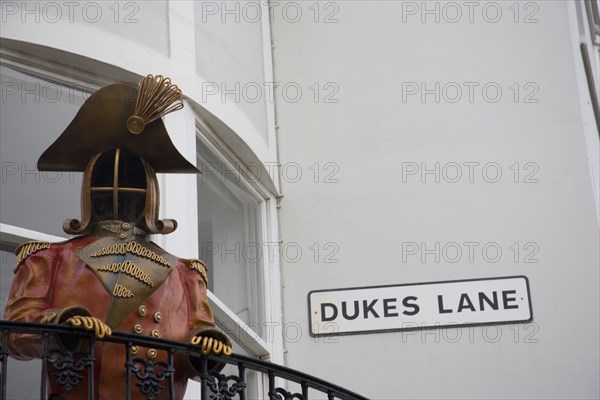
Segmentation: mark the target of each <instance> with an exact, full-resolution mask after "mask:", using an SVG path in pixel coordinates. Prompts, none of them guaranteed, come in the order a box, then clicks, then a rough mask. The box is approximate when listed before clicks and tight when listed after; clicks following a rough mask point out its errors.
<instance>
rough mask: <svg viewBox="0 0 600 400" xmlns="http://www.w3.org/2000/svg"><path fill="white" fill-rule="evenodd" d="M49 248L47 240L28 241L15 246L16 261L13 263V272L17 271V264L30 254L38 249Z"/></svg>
mask: <svg viewBox="0 0 600 400" xmlns="http://www.w3.org/2000/svg"><path fill="white" fill-rule="evenodd" d="M49 248H50V243H48V242H29V243H24V244H22V245H20V246H19V247H18V248H17V251H16V254H17V262H16V264H15V268H14V270H13V271H14V273H17V270H18V269H19V266H20V265H21V263H22V262H23V261H25V259H26V258H27V257H29V256H30V255H32V254H33V253H37V252H38V251H40V250H45V249H49Z"/></svg>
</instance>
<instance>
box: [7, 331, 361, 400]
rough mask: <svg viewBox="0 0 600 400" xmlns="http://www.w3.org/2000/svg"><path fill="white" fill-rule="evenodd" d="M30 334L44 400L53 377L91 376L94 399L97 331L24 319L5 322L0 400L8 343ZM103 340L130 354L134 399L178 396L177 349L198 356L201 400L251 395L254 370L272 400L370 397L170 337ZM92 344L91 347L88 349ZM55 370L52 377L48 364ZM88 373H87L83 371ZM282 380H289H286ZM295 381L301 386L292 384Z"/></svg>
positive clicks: (69, 384)
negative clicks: (143, 353) (147, 353)
mask: <svg viewBox="0 0 600 400" xmlns="http://www.w3.org/2000/svg"><path fill="white" fill-rule="evenodd" d="M22 333H27V334H31V335H35V336H36V337H37V338H39V340H40V341H41V343H42V354H41V359H42V371H41V385H40V399H47V398H48V383H49V382H48V379H55V380H56V382H54V383H58V384H59V385H60V386H61V387H62V388H63V389H64V390H65V391H67V392H68V391H70V390H72V389H73V388H75V387H77V386H78V385H79V384H81V383H82V380H84V379H85V375H87V381H88V382H87V387H88V393H87V396H88V399H89V400H93V399H94V387H95V385H94V383H95V382H94V360H95V355H94V348H95V346H96V342H97V341H98V340H100V339H96V338H95V337H94V335H93V334H91V333H88V332H86V331H83V330H81V329H76V328H72V327H69V326H65V325H53V324H39V323H23V322H12V321H2V320H0V337H1V340H0V400H5V399H7V397H6V395H7V394H6V393H7V391H6V390H7V373H8V368H9V366H10V359H9V351H8V342H9V335H12V334H22ZM59 337H62V338H64V337H69V338H75V339H77V338H80V339H84V342H85V343H87V346H84V349H83V350H82V349H80V348H78V349H77V350H68V349H67V348H66V347H65V346H54V345H52V343H55V342H56V339H57V338H59ZM101 341H102V342H112V343H117V344H120V345H122V346H123V352H124V353H125V355H126V360H125V365H124V366H123V368H124V370H125V374H124V379H125V393H123V396H124V398H125V399H130V397H131V396H132V391H135V390H138V391H139V392H138V393H137V394H136V397H137V398H139V396H140V392H141V393H142V395H143V396H145V398H147V399H148V400H152V399H155V398H157V397H159V396H160V395H161V394H164V393H163V391H166V392H168V397H169V399H171V400H173V399H174V398H175V372H176V371H175V366H174V365H175V364H174V357H175V355H176V354H177V353H184V354H186V355H192V356H195V357H198V359H199V362H200V366H201V368H200V376H201V385H202V388H201V400H209V399H219V400H229V399H240V400H246V399H247V393H246V390H247V382H246V376H247V374H248V372H249V371H254V372H256V373H258V374H259V375H260V376H262V377H264V379H266V381H268V394H267V395H266V396H265V397H267V396H268V397H267V398H268V400H292V399H297V400H308V399H309V398H313V397H316V398H323V397H324V396H326V397H327V399H329V400H331V399H347V400H350V399H352V400H366V398H365V397H363V396H360V395H358V394H356V393H353V392H351V391H349V390H346V389H344V388H341V387H339V386H336V385H334V384H331V383H329V382H326V381H324V380H322V379H319V378H316V377H314V376H311V375H308V374H305V373H302V372H299V371H296V370H293V369H291V368H287V367H284V366H281V365H277V364H272V363H269V362H266V361H261V360H257V359H253V358H250V357H245V356H241V355H237V354H233V355H231V356H229V357H224V356H215V355H207V356H204V355H202V354H201V353H200V351H199V348H198V347H195V346H192V345H190V344H186V343H182V342H176V341H171V340H165V339H155V338H152V337H148V336H141V335H135V334H128V333H123V332H113V334H112V335H111V336H110V337H107V338H104V339H102V340H101ZM133 346H138V347H151V348H153V349H158V350H162V351H166V352H167V355H168V356H167V360H168V361H148V360H147V359H143V358H139V357H134V356H133V355H131V349H132V347H133ZM85 347H87V349H85ZM215 362H217V363H223V364H226V365H229V366H233V367H234V368H235V369H236V371H237V372H236V374H234V375H224V374H221V373H220V372H214V371H209V368H208V365H209V364H210V363H215ZM49 367H51V368H52V369H53V374H52V376H51V377H48V368H49ZM85 371H87V373H86V374H84V372H85ZM282 382H284V383H283V384H282ZM289 382H294V383H295V384H297V385H290V384H289ZM289 386H297V387H298V388H299V391H298V392H292V391H288V390H289Z"/></svg>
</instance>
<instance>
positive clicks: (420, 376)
mask: <svg viewBox="0 0 600 400" xmlns="http://www.w3.org/2000/svg"><path fill="white" fill-rule="evenodd" d="M489 3H491V2H483V3H479V2H477V4H478V6H477V8H475V9H474V11H473V22H470V21H469V14H468V11H469V10H468V8H466V6H463V5H461V4H462V3H460V2H459V3H454V4H458V5H459V7H460V8H461V11H462V13H463V16H462V19H461V20H460V21H458V22H456V23H450V22H448V20H451V19H453V18H455V15H456V14H455V13H454V12H455V10H451V9H448V8H444V7H445V4H446V3H444V2H429V3H427V7H429V9H432V10H435V9H434V7H435V6H436V4H437V6H438V7H440V8H439V10H440V11H439V14H438V15H439V18H440V20H439V23H437V22H436V21H435V14H429V15H425V16H424V18H425V22H422V21H421V14H420V13H417V14H416V15H411V14H410V13H409V11H414V10H415V8H410V7H416V8H417V11H418V10H419V9H420V8H421V7H422V4H423V3H421V2H390V1H370V2H368V4H367V2H358V1H353V2H335V3H332V2H330V3H325V2H321V3H318V4H317V6H318V7H317V8H318V9H319V10H320V15H319V20H318V21H319V22H315V11H316V10H315V8H314V5H313V8H309V6H311V5H312V2H311V3H310V4H309V3H306V4H304V5H303V9H302V11H303V14H302V17H301V18H299V19H297V18H291V17H290V16H291V14H290V15H287V19H286V18H285V17H284V16H283V15H282V13H281V12H280V11H281V9H282V8H281V6H280V8H278V9H276V13H275V18H274V23H273V40H274V45H275V49H274V60H275V76H276V77H277V80H278V81H279V82H280V85H283V84H285V83H295V84H296V85H298V86H299V87H301V88H302V89H303V96H302V97H301V98H300V99H299V101H298V102H293V101H291V100H293V99H291V98H290V96H288V98H285V97H284V96H278V97H277V103H276V105H277V111H278V115H277V117H278V124H279V136H278V138H279V148H280V161H281V163H282V165H283V166H284V168H283V176H282V180H281V182H282V192H283V194H284V198H283V200H282V207H281V211H280V224H281V235H282V239H283V245H282V246H283V248H284V249H285V245H286V244H288V247H289V249H290V253H289V254H287V256H286V254H285V253H284V257H283V259H282V273H283V279H284V316H285V320H286V324H288V325H290V326H291V324H298V325H299V326H301V327H302V328H303V332H302V336H301V337H300V338H298V337H297V335H296V334H295V332H293V331H292V330H290V331H289V332H288V337H287V343H286V347H287V350H288V353H287V362H288V364H289V366H290V367H292V368H296V369H300V370H303V371H306V372H308V373H312V374H315V375H317V376H320V377H322V378H325V379H328V380H331V381H333V382H336V383H338V384H340V385H342V386H346V387H349V388H351V389H355V390H356V391H358V392H360V393H361V394H363V395H365V396H367V397H369V398H376V399H383V398H386V399H397V398H597V397H598V396H599V378H598V376H599V373H600V371H599V369H598V359H599V349H598V343H599V340H598V339H599V336H598V314H599V309H598V304H599V301H598V300H599V297H598V293H599V288H598V285H599V283H598V282H599V275H598V264H599V262H598V224H597V216H596V207H595V205H594V197H593V192H592V188H591V180H590V175H589V169H588V161H587V151H586V142H585V139H584V134H583V128H582V122H581V121H582V116H581V112H580V105H579V102H580V101H581V100H580V98H579V94H578V91H577V82H576V79H575V72H574V71H575V58H574V54H575V53H574V52H573V50H572V45H573V43H572V42H571V27H570V25H569V23H570V21H569V13H568V10H567V4H568V3H567V2H562V1H555V2H535V3H531V2H530V3H527V4H531V5H530V6H527V5H526V3H519V4H518V6H519V9H520V13H519V19H518V21H519V22H515V20H514V19H515V13H514V12H515V10H514V9H510V8H509V7H510V6H511V5H513V2H498V3H495V4H496V5H497V6H498V7H499V8H500V9H501V11H502V17H500V19H499V21H498V22H496V23H492V22H491V21H492V20H494V19H495V18H496V16H495V12H494V11H495V10H494V9H493V8H490V6H489ZM326 7H328V8H326ZM485 7H488V8H486V9H485V10H486V13H485V14H482V12H483V9H484V8H485ZM277 10H280V11H277ZM444 10H445V11H444ZM290 12H291V11H290ZM434 13H435V11H434ZM327 15H328V16H329V20H330V22H333V23H324V20H323V19H324V17H325V16H327ZM526 16H529V21H530V22H531V23H524V21H523V19H524V18H525V17H526ZM486 18H487V20H486ZM335 19H337V22H335V21H333V20H335ZM536 19H537V22H535V21H534V20H536ZM315 82H316V83H317V84H318V86H319V87H320V90H321V91H320V95H321V97H320V98H319V99H315V97H314V94H315V88H316V87H315V86H312V85H314V84H315ZM328 82H329V83H330V85H329V86H328V87H326V86H325V85H326V84H327V83H328ZM422 82H425V83H426V85H427V87H428V88H434V87H435V83H436V82H439V83H440V88H443V87H444V85H447V84H448V83H452V82H456V83H457V84H458V86H460V87H461V88H462V89H463V94H462V98H460V99H458V100H457V101H456V102H452V101H453V100H454V99H455V97H456V93H455V92H454V91H452V89H453V85H454V84H450V85H449V86H446V90H447V91H446V92H443V91H441V93H440V99H439V102H436V100H435V96H434V95H433V94H430V95H427V96H425V99H424V101H422V100H421V98H420V96H419V95H413V96H409V95H407V96H406V98H405V99H403V84H404V89H406V88H411V87H413V86H412V85H413V84H416V85H417V87H419V86H420V84H421V83H422ZM469 82H473V83H469ZM515 82H517V83H518V87H519V88H520V93H519V95H520V96H519V98H518V100H515V98H514V96H515V90H516V86H512V89H511V85H513V84H514V83H515ZM477 84H478V85H479V86H474V85H477ZM486 84H489V86H490V91H489V92H487V93H486V94H487V95H488V97H487V98H486V97H484V94H482V88H483V87H484V85H486ZM467 85H472V86H473V87H475V91H474V97H473V100H472V101H470V100H469V93H468V86H467ZM455 86H456V85H454V87H455ZM311 87H312V89H311ZM494 87H500V88H501V89H502V95H501V96H500V97H499V98H498V101H497V102H492V100H493V99H492V98H493V97H494V96H495V93H494V92H493V91H492V88H494ZM405 93H406V92H405ZM326 94H330V95H331V97H330V98H329V100H337V102H334V103H328V102H326V101H325V98H324V97H323V96H324V95H326ZM527 94H531V97H529V99H528V100H535V102H526V101H525V98H524V96H525V95H527ZM595 145H596V146H597V141H596V144H595ZM452 162H455V163H458V164H459V165H460V166H461V167H462V173H463V176H462V178H461V179H459V180H458V182H456V183H449V181H450V180H452V179H453V178H454V171H455V170H453V169H451V168H452V166H453V165H454V164H449V163H452ZM469 162H477V163H479V164H478V167H477V165H476V164H472V165H474V166H475V167H477V168H476V169H475V175H474V176H473V182H472V183H471V182H470V181H469V177H468V168H467V166H466V165H465V164H463V163H469ZM315 163H319V166H318V167H317V169H319V170H320V175H319V177H318V178H317V179H315V167H316V166H315ZM326 163H331V164H326ZM403 163H404V164H403ZM406 163H416V165H417V166H419V167H421V163H425V165H426V166H427V168H434V166H435V163H439V165H440V169H441V172H443V171H444V167H446V169H445V171H446V173H447V174H446V175H441V177H440V182H439V183H437V182H435V177H434V176H433V175H431V174H430V175H426V176H425V177H424V179H422V178H421V176H420V175H419V174H417V175H412V176H406V179H404V181H403V176H402V170H403V165H404V168H406V167H407V165H409V164H406ZM488 163H497V164H491V166H492V167H499V169H500V171H501V172H502V176H501V178H500V180H499V181H498V182H497V183H490V182H488V180H489V181H491V180H494V175H495V174H494V173H492V172H495V169H494V168H492V167H488V168H490V169H488V170H487V173H486V174H485V175H482V167H483V166H484V165H486V164H488ZM515 163H519V164H518V169H520V175H519V176H518V179H517V183H515V181H514V180H515V175H514V168H515V167H516V166H515ZM526 163H531V164H526ZM410 165H411V166H412V165H414V164H410ZM311 166H312V167H311ZM511 166H513V169H511ZM299 169H301V172H302V177H301V178H299V179H298V178H297V171H298V170H299ZM527 174H532V175H527ZM327 176H328V177H329V180H328V181H329V183H327V179H326V177H327ZM526 176H529V179H528V180H529V181H531V180H537V182H530V183H526V182H525V178H526ZM445 178H446V179H445ZM336 179H337V181H335V180H336ZM422 181H425V182H422ZM407 242H417V243H421V242H425V243H426V245H427V247H428V248H433V247H434V246H435V243H436V242H439V243H440V246H442V247H443V246H444V244H446V243H449V242H457V243H464V242H477V243H479V247H478V249H479V250H478V251H476V252H475V255H474V260H473V262H469V259H468V256H467V254H466V253H464V254H463V257H462V258H461V259H460V260H459V261H458V262H455V263H451V262H448V261H447V259H448V258H449V257H447V258H446V259H444V257H443V254H442V255H441V259H440V261H439V262H435V260H434V257H433V256H432V255H429V256H426V258H425V262H423V261H422V260H421V258H420V257H419V256H418V255H415V256H407V257H405V258H406V259H405V260H404V261H403V257H402V243H407ZM491 242H495V243H497V245H498V246H499V247H500V248H501V249H502V252H503V254H502V257H501V259H500V260H499V261H497V262H495V263H493V262H490V261H486V259H485V258H484V257H483V255H482V254H481V248H482V246H483V245H484V244H486V243H491ZM515 242H518V243H519V246H520V248H521V252H520V254H519V256H518V259H517V261H516V262H515V260H514V251H513V250H511V249H510V248H509V247H510V246H511V245H512V244H513V243H515ZM530 242H531V243H530ZM314 243H318V244H319V245H318V246H320V250H321V251H320V254H319V256H318V257H317V260H316V261H317V262H315V251H314V247H311V246H314ZM527 243H530V244H529V247H528V248H527V249H525V250H527V251H524V249H523V246H524V245H526V244H527ZM326 244H329V246H330V247H329V248H327V249H325V248H324V246H325V245H326ZM331 246H333V247H331ZM298 247H300V248H301V249H302V251H303V253H302V257H300V258H299V259H297V257H296V255H295V253H293V252H292V251H291V250H292V248H294V249H296V248H298ZM336 249H339V251H338V252H337V253H335V254H334V255H333V257H332V258H330V261H335V260H338V261H339V262H337V263H327V262H325V261H326V260H325V255H327V254H330V255H331V252H333V251H335V250H336ZM464 249H465V251H466V248H464ZM536 249H537V252H536V254H530V253H531V252H532V251H534V250H536ZM526 254H530V255H531V259H530V260H537V263H525V262H524V261H525V260H524V257H525V255H526ZM489 259H490V258H489V257H488V260H489ZM511 275H526V276H527V277H528V278H529V280H530V285H531V297H532V306H533V314H534V322H533V324H529V325H512V326H509V325H504V326H500V327H498V329H499V332H501V334H502V337H501V338H499V339H498V340H497V341H496V342H495V343H491V342H493V341H494V340H490V339H494V336H495V334H496V331H495V328H488V329H486V328H463V329H459V330H458V332H460V333H461V334H462V337H461V339H460V340H458V341H456V343H451V341H452V339H453V338H455V335H456V334H457V331H456V330H455V329H451V330H448V331H445V330H442V331H439V330H438V331H421V332H416V333H411V334H403V333H401V332H397V333H382V334H371V335H354V336H342V337H331V338H328V339H323V338H318V339H315V338H311V337H309V335H308V319H307V297H306V296H307V293H308V292H309V291H311V290H315V289H330V288H343V287H360V286H369V285H384V284H402V283H416V282H428V281H440V280H452V279H469V278H483V277H496V276H511ZM516 332H518V333H519V335H518V338H515V334H516ZM527 334H531V336H528V337H527V336H526V335H527ZM436 335H437V336H436ZM486 335H487V336H486ZM471 337H472V338H473V339H472V340H471ZM486 337H487V338H488V340H486ZM436 338H437V339H436ZM437 341H439V343H438V342H437Z"/></svg>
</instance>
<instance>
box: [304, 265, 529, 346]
mask: <svg viewBox="0 0 600 400" xmlns="http://www.w3.org/2000/svg"><path fill="white" fill-rule="evenodd" d="M515 278H523V279H525V287H526V288H527V295H528V296H527V300H528V303H529V315H530V317H529V319H527V320H514V321H501V322H481V323H475V324H456V325H439V326H424V327H410V328H392V329H377V330H368V331H352V332H328V333H313V331H312V325H313V322H312V314H311V307H310V295H311V294H313V293H320V292H339V291H342V290H359V289H379V288H387V287H401V286H419V285H435V284H440V283H442V284H443V283H458V282H477V281H494V280H505V279H515ZM306 298H307V301H308V334H309V335H310V336H311V337H326V336H350V335H368V334H372V333H390V332H407V331H423V330H434V329H442V328H466V327H472V326H495V325H510V324H519V323H530V322H533V307H532V305H531V290H530V288H529V278H527V277H526V276H525V275H514V276H498V277H493V278H473V279H458V280H450V281H434V282H417V283H401V284H395V285H375V286H358V287H348V288H336V289H317V290H311V291H310V292H308V294H307V296H306Z"/></svg>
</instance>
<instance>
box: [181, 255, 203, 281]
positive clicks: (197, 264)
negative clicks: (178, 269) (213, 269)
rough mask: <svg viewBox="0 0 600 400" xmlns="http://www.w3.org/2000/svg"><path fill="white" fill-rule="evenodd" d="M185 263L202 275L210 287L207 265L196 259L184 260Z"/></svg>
mask: <svg viewBox="0 0 600 400" xmlns="http://www.w3.org/2000/svg"><path fill="white" fill-rule="evenodd" d="M183 262H184V263H185V265H187V266H188V267H189V268H190V269H193V270H194V271H196V272H198V273H199V274H200V275H202V279H204V282H205V283H206V284H207V285H208V267H207V266H206V264H204V262H202V261H200V260H196V259H191V260H183Z"/></svg>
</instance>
